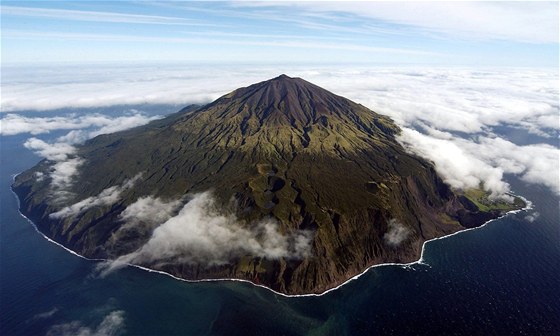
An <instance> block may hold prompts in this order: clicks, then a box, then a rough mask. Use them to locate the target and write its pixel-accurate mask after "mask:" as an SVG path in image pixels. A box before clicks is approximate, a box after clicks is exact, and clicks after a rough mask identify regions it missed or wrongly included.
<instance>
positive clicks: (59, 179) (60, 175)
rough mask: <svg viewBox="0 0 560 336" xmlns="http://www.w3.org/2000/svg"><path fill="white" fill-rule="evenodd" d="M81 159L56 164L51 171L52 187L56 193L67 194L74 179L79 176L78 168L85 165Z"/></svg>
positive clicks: (76, 158)
mask: <svg viewBox="0 0 560 336" xmlns="http://www.w3.org/2000/svg"><path fill="white" fill-rule="evenodd" d="M84 162H85V161H84V160H83V159H82V158H79V157H75V158H72V159H67V160H66V161H59V162H56V163H55V164H54V165H53V166H52V167H51V171H50V177H51V187H52V188H53V189H54V191H55V192H59V193H60V192H65V191H66V190H67V189H69V188H70V186H72V183H73V182H74V178H75V177H76V176H77V175H78V168H80V166H81V165H82V164H84Z"/></svg>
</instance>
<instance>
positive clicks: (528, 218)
mask: <svg viewBox="0 0 560 336" xmlns="http://www.w3.org/2000/svg"><path fill="white" fill-rule="evenodd" d="M540 215H541V214H540V213H538V212H536V211H535V212H533V213H532V214H530V215H527V216H525V220H526V221H528V222H529V223H533V222H534V221H536V220H537V219H538V218H539V217H540Z"/></svg>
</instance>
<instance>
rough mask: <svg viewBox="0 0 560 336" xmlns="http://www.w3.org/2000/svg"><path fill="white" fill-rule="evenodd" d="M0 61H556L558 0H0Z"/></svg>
mask: <svg viewBox="0 0 560 336" xmlns="http://www.w3.org/2000/svg"><path fill="white" fill-rule="evenodd" d="M1 7H2V63H3V64H13V63H66V62H68V63H70V62H72V63H74V62H83V63H95V62H152V63H158V62H162V63H165V62H191V63H196V62H198V63H200V62H208V63H215V62H218V63H226V64H236V63H245V64H252V63H262V64H266V63H289V64H333V63H334V64H336V63H363V64H379V65H384V64H391V65H399V64H424V65H476V66H496V65H506V66H547V67H557V66H558V47H559V44H558V2H530V3H529V2H525V3H523V2H499V3H493V2H474V3H459V2H453V3H451V2H435V3H410V2H408V3H396V2H392V3H380V2H374V3H372V2H368V3H365V2H355V3H347V2H344V3H343V2H328V3H318V2H304V3H289V2H275V3H271V2H145V1H132V2H126V1H112V2H100V1H95V2H93V1H92V2H88V1H73V2H43V1H41V2H39V1H35V2H23V1H17V2H16V1H2V5H1Z"/></svg>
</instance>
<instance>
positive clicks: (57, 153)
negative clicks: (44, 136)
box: [23, 138, 76, 161]
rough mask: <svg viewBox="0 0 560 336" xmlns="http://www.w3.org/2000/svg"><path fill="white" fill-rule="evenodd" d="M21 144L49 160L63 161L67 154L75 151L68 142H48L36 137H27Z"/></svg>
mask: <svg viewBox="0 0 560 336" xmlns="http://www.w3.org/2000/svg"><path fill="white" fill-rule="evenodd" d="M23 145H24V146H25V148H27V149H30V150H32V151H34V152H35V153H36V154H37V155H39V156H42V157H44V158H45V159H47V160H51V161H64V160H66V159H67V158H68V156H69V155H72V154H74V153H75V152H76V148H74V146H72V145H70V144H67V143H64V142H56V143H53V144H49V143H47V142H45V141H43V140H41V139H37V138H29V139H27V141H25V143H24V144H23Z"/></svg>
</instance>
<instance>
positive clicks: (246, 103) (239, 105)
mask: <svg viewBox="0 0 560 336" xmlns="http://www.w3.org/2000/svg"><path fill="white" fill-rule="evenodd" d="M398 133H399V128H398V127H397V126H396V125H395V124H394V123H393V122H392V121H391V120H390V119H389V118H388V117H385V116H382V115H379V114H377V113H375V112H373V111H371V110H369V109H367V108H365V107H364V106H362V105H359V104H356V103H354V102H352V101H350V100H348V99H346V98H343V97H340V96H337V95H334V94H332V93H330V92H328V91H326V90H324V89H322V88H320V87H318V86H315V85H313V84H311V83H309V82H306V81H304V80H302V79H299V78H290V77H287V76H285V75H282V76H280V77H277V78H274V79H271V80H269V81H265V82H261V83H257V84H254V85H251V86H249V87H246V88H240V89H237V90H235V91H233V92H231V93H229V94H227V95H225V96H223V97H221V98H219V99H217V100H216V101H214V102H213V103H210V104H208V105H206V106H202V107H200V108H194V107H191V108H188V109H185V110H183V111H181V112H179V113H177V114H175V115H172V116H170V117H168V118H166V119H163V120H159V121H156V122H153V123H151V124H149V125H147V126H143V127H140V128H136V129H133V130H129V131H124V132H119V133H115V134H109V135H102V136H99V137H96V138H94V139H92V140H90V141H88V142H87V143H86V144H84V145H83V146H80V147H79V149H78V151H77V153H76V157H78V158H80V159H81V160H83V162H84V163H83V164H82V165H81V166H80V167H79V174H78V175H77V177H76V178H75V181H74V183H72V184H71V185H70V186H69V187H68V190H67V192H66V193H65V195H66V196H67V197H66V198H63V199H60V198H58V199H57V198H56V197H54V196H53V187H52V179H49V178H46V179H42V180H41V179H37V178H36V176H37V175H36V174H37V172H40V173H42V175H41V174H40V175H41V176H48V175H49V173H50V172H51V171H52V166H53V163H51V162H48V161H42V162H41V163H39V164H38V165H37V166H36V167H34V168H32V169H30V170H29V171H26V172H24V173H22V174H21V175H19V176H18V177H17V178H16V181H15V183H14V190H15V191H16V193H17V194H18V195H19V197H20V199H21V201H22V202H21V209H22V212H23V213H24V214H26V215H28V216H29V217H30V218H31V219H33V220H34V221H35V222H36V223H37V224H38V227H39V228H40V230H41V231H42V232H44V233H45V234H46V235H48V236H49V237H52V238H53V239H55V240H56V241H58V242H60V243H62V244H64V245H65V246H68V247H70V248H71V249H73V250H75V251H77V252H78V253H80V254H82V255H85V256H88V257H96V258H110V259H115V258H119V257H120V256H121V257H122V256H123V255H124V256H127V255H131V254H134V253H138V251H140V250H141V249H142V248H143V247H144V246H146V244H151V243H152V242H153V240H152V239H153V238H154V236H155V235H156V231H157V229H156V228H158V227H160V226H161V225H162V223H163V222H165V221H166V220H168V219H169V217H171V218H179V217H177V216H179V215H183V214H184V211H183V210H184V209H186V207H187V206H186V205H185V204H187V205H188V202H189V198H192V197H193V196H192V195H193V194H196V193H202V192H207V191H209V190H210V191H211V195H212V199H213V201H212V202H211V203H209V205H208V204H206V205H204V206H205V209H206V208H209V207H211V208H212V211H210V210H208V209H206V210H204V211H205V212H204V213H205V216H206V215H208V213H212V214H214V215H213V216H214V217H212V218H210V219H211V220H206V222H213V219H215V218H222V217H223V218H230V217H231V218H234V219H235V220H229V219H227V220H223V221H222V222H220V223H226V224H224V226H223V227H222V226H221V225H222V224H219V225H218V227H219V228H220V230H222V231H223V230H226V231H227V230H230V231H232V232H233V231H235V232H248V233H247V234H245V233H244V236H243V235H242V236H243V237H249V238H250V240H251V241H252V240H255V241H264V240H266V239H268V238H267V237H268V236H267V234H268V233H266V232H265V231H263V230H264V229H263V227H264V226H263V225H262V223H263V220H265V221H272V222H273V223H276V224H275V225H276V226H274V227H275V228H276V230H277V231H278V233H279V234H280V235H281V237H288V238H286V239H284V238H278V237H276V236H274V237H275V239H276V240H277V241H278V240H279V239H280V241H281V242H282V244H284V243H285V244H284V245H285V246H288V245H289V249H290V250H294V249H295V247H294V246H295V245H297V244H299V245H298V246H296V247H298V249H299V248H302V249H303V248H305V253H296V254H294V253H289V254H286V253H284V254H282V253H280V254H277V255H276V256H274V255H272V256H271V255H270V254H259V253H260V252H251V251H256V250H254V249H253V250H251V249H249V248H244V247H243V245H239V246H237V245H235V246H237V247H236V248H235V249H234V248H233V247H232V246H233V245H234V243H233V241H232V240H231V239H230V241H231V242H232V243H231V244H232V245H231V246H230V243H229V242H228V241H226V242H223V244H222V245H220V246H221V248H223V249H225V250H226V251H227V252H228V253H226V254H227V255H228V256H229V257H228V258H227V260H225V261H224V260H220V262H202V261H200V260H199V259H196V260H198V261H193V260H195V259H193V258H181V253H187V252H186V251H187V250H188V251H189V252H188V253H190V254H191V255H192V254H193V253H194V254H196V251H201V252H200V253H203V252H202V250H200V249H199V250H196V249H194V247H192V246H193V245H196V244H194V243H189V244H190V245H189V244H187V245H188V246H187V247H184V246H183V245H180V246H183V247H184V249H183V250H180V249H174V252H173V253H174V254H173V258H171V257H169V254H167V255H166V256H167V259H165V258H163V259H161V258H160V259H157V258H156V259H154V258H155V257H154V256H152V257H151V258H147V259H146V258H144V259H130V258H129V259H128V261H132V262H134V263H139V264H142V265H143V266H147V267H151V268H157V269H160V270H164V271H167V272H169V273H172V274H174V275H176V276H179V277H182V278H186V279H208V278H240V279H247V280H251V281H253V282H258V283H262V284H264V285H266V286H268V287H270V288H273V289H275V290H277V291H280V292H283V293H289V294H301V293H318V292H322V291H324V290H327V289H329V288H332V287H334V286H336V285H338V284H340V283H342V282H344V281H345V280H347V279H348V278H350V277H352V276H354V275H356V274H357V273H360V272H361V271H363V269H364V268H366V267H368V266H370V265H373V264H377V263H383V262H410V261H413V260H416V259H418V257H419V254H420V251H421V247H422V244H423V242H424V241H426V240H427V239H432V238H435V237H439V236H442V235H446V234H449V233H452V232H456V231H459V230H461V229H463V228H464V227H465V226H476V225H480V224H482V223H483V222H484V221H486V220H487V219H489V218H493V217H496V216H497V214H498V213H497V212H487V213H483V212H480V211H478V209H477V207H476V206H473V204H472V202H470V201H468V200H467V199H466V198H464V197H458V196H456V195H455V194H454V193H453V192H452V191H451V190H450V189H449V187H448V186H447V185H446V184H444V183H443V182H442V180H441V179H440V178H439V177H438V176H437V174H436V172H435V170H434V168H433V166H432V164H431V163H429V162H426V161H425V160H423V159H421V158H419V157H417V156H415V155H412V154H410V153H407V152H405V150H404V149H403V147H402V146H401V145H400V144H399V143H398V142H397V141H396V139H395V136H396V135H397V134H398ZM108 190H109V191H108ZM117 191H118V195H117V196H118V197H109V196H112V194H110V193H112V192H115V193H116V192H117ZM109 194H110V195H109ZM102 195H105V196H107V198H106V199H107V201H106V199H105V198H103V197H105V196H102ZM150 197H151V198H150ZM147 199H149V200H153V199H156V200H166V202H172V201H173V202H177V203H180V204H181V205H185V208H183V210H180V207H176V208H173V209H171V207H169V208H170V209H171V210H169V211H170V212H171V214H170V215H169V216H168V217H164V218H163V219H161V220H159V221H157V220H151V219H142V220H140V221H135V222H133V223H131V222H127V221H126V220H125V219H126V218H128V217H126V216H125V215H123V214H127V212H126V211H127V209H131V208H134V207H133V205H135V204H138V202H139V201H141V200H144V201H145V200H147ZM86 200H88V202H90V203H92V204H94V206H91V207H85V208H84V207H83V206H82V207H81V208H80V204H82V205H83V204H85V203H84V202H85V201H86ZM99 200H101V201H99ZM80 202H82V203H80ZM154 202H155V201H154ZM158 202H160V201H158ZM191 202H192V201H191ZM160 203H161V202H160ZM160 203H157V204H160ZM77 204H78V205H77ZM166 204H171V203H166ZM192 204H194V203H191V205H192ZM160 205H161V204H160ZM72 209H73V210H72ZM76 209H81V210H79V211H78V212H77V213H76V211H77V210H76ZM75 210H76V211H75ZM65 211H66V212H65ZM69 211H70V212H71V211H74V212H73V215H71V216H63V215H61V214H64V213H68V212H69ZM185 211H186V210H185ZM53 214H58V215H55V216H53ZM155 215H156V214H154V216H155ZM222 215H223V216H222ZM224 216H225V217H224ZM137 217H138V216H137ZM138 218H139V217H138ZM181 218H182V217H181ZM203 218H208V217H203ZM206 222H205V223H206ZM165 223H166V225H168V222H165ZM259 223H260V224H259ZM172 224H173V223H171V224H169V225H172ZM173 225H175V224H173ZM177 225H179V224H177ZM203 225H206V224H203ZM228 225H229V228H228ZM186 227H187V226H186ZM232 227H233V228H234V229H231V228H232ZM166 228H167V226H166ZM188 228H189V230H193V229H194V227H192V226H191V227H188ZM259 230H260V231H259ZM162 231H163V229H162V230H159V231H157V234H159V233H161V232H162ZM251 232H254V234H253V233H251ZM263 232H264V233H263ZM189 234H190V233H189ZM304 236H305V237H307V239H303V240H298V239H299V238H298V239H296V238H293V237H304ZM228 237H239V235H235V236H232V235H230V236H228ZM290 237H292V238H293V239H292V238H290ZM172 238H173V237H171V238H170V239H172ZM203 238H205V239H206V238H207V237H203ZM249 238H247V239H249ZM185 239H187V240H188V241H189V242H191V240H189V239H192V237H190V236H189V237H187V238H185ZM282 239H284V240H282ZM199 241H201V240H196V242H199ZM269 241H270V240H269ZM298 242H299V243H298ZM260 244H261V245H260V246H265V244H264V243H262V242H261V243H260ZM267 244H268V243H267ZM282 244H280V245H274V246H275V247H278V246H284V245H282ZM294 244H295V245H294ZM300 245H301V246H300ZM304 245H305V246H304ZM178 246H179V245H178ZM267 246H268V245H267ZM285 246H284V247H285ZM286 248H288V247H286ZM228 249H229V250H228ZM135 251H136V252H135ZM166 251H167V250H166ZM193 251H194V252H193ZM204 251H206V250H204ZM207 252H208V251H206V252H204V253H207ZM222 252H223V251H222ZM220 256H221V258H222V259H223V258H224V257H223V253H222V254H220Z"/></svg>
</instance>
